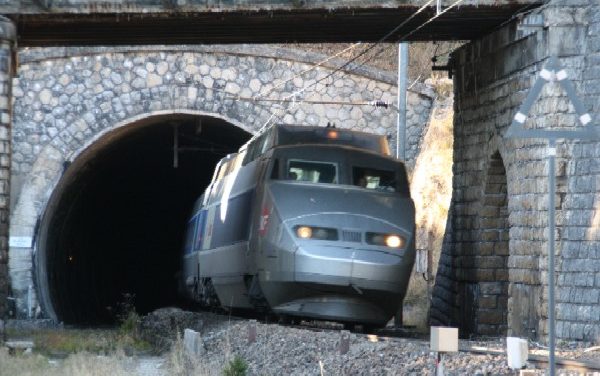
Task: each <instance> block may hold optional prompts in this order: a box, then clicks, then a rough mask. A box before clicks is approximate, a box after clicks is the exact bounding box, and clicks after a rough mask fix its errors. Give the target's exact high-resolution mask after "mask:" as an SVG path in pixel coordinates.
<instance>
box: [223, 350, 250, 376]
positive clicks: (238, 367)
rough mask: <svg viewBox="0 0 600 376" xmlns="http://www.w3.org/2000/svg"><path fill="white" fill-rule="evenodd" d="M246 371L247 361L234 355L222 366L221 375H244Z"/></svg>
mask: <svg viewBox="0 0 600 376" xmlns="http://www.w3.org/2000/svg"><path fill="white" fill-rule="evenodd" d="M247 371H248V363H246V361H245V360H244V359H243V358H241V357H239V356H237V355H236V356H235V358H233V359H232V360H231V361H230V362H229V364H228V365H227V366H226V367H225V368H223V376H245V375H246V372H247Z"/></svg>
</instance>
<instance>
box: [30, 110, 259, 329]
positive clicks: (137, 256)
mask: <svg viewBox="0 0 600 376" xmlns="http://www.w3.org/2000/svg"><path fill="white" fill-rule="evenodd" d="M249 137H250V134H249V133H247V132H246V131H245V130H243V129H241V128H240V127H237V126H235V125H233V124H231V123H229V122H227V121H225V120H223V119H220V118H217V117H211V116H195V115H169V116H156V117H151V118H146V119H145V120H142V121H138V122H136V123H134V124H129V125H128V126H124V127H120V128H118V129H117V130H113V131H111V132H109V133H108V134H105V135H104V136H102V137H100V138H99V139H98V140H97V141H95V142H94V143H93V144H92V145H90V146H89V147H88V148H87V149H86V150H85V151H84V152H83V153H81V154H80V155H79V156H78V157H77V158H76V159H75V160H74V161H72V163H65V164H64V166H63V167H64V172H63V175H62V177H61V179H60V181H59V182H58V184H57V186H56V188H55V189H54V190H53V193H52V195H51V197H50V200H49V202H48V204H47V206H46V209H45V211H44V213H43V216H42V217H41V219H40V220H39V222H38V225H37V236H36V251H35V256H34V263H35V268H34V270H35V273H36V278H35V280H36V291H37V292H38V295H39V300H40V303H41V307H42V310H43V311H44V313H45V314H46V315H47V316H49V317H50V318H53V319H55V320H57V321H59V322H64V323H66V324H76V325H77V324H80V325H94V324H103V323H113V322H115V320H118V318H119V316H120V315H122V314H123V312H122V310H123V309H128V308H129V307H130V306H132V307H134V308H135V309H136V311H137V312H138V313H140V314H144V313H147V312H150V311H152V310H153V309H156V308H158V307H164V306H173V305H178V304H180V303H181V300H180V297H179V296H178V292H177V286H178V279H177V275H178V270H179V268H180V255H181V251H180V250H181V249H182V240H183V237H184V234H183V231H184V229H185V227H186V226H185V224H186V221H187V216H188V215H189V214H190V212H191V210H192V206H193V204H194V201H195V200H196V199H197V198H198V197H199V196H200V194H202V192H203V190H204V188H205V187H206V186H207V185H208V183H209V182H210V179H211V177H212V173H213V169H214V167H215V165H216V163H217V162H218V161H219V159H221V158H222V157H223V156H225V155H226V154H228V153H231V152H235V151H237V149H238V148H239V147H240V146H241V145H242V144H243V143H245V142H246V141H247V140H248V139H249Z"/></svg>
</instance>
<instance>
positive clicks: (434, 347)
mask: <svg viewBox="0 0 600 376" xmlns="http://www.w3.org/2000/svg"><path fill="white" fill-rule="evenodd" d="M429 348H430V349H431V351H433V352H435V353H436V354H437V357H436V362H435V374H436V376H444V374H445V370H444V354H445V353H448V352H457V351H458V328H447V327H441V326H432V327H431V334H430V340H429Z"/></svg>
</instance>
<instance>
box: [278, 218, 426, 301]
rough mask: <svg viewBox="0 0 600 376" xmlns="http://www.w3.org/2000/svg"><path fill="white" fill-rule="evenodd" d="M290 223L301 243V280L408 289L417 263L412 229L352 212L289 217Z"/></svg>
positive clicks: (297, 255)
mask: <svg viewBox="0 0 600 376" xmlns="http://www.w3.org/2000/svg"><path fill="white" fill-rule="evenodd" d="M287 227H288V228H289V229H290V231H291V232H292V234H293V236H294V238H295V243H296V248H295V251H294V278H295V280H296V281H297V282H305V283H315V284H322V285H323V288H325V287H326V286H327V285H331V286H352V287H353V289H355V290H362V289H377V290H381V291H389V292H390V293H397V294H400V293H401V292H402V291H403V289H404V288H405V286H404V284H405V282H406V281H407V278H406V276H407V275H409V274H410V269H411V268H412V263H413V262H414V252H412V251H411V247H412V244H411V243H412V234H411V233H410V232H407V231H406V230H403V229H401V228H398V227H396V226H392V225H390V224H389V223H385V222H384V221H381V220H377V219H374V218H372V217H369V216H365V215H361V214H352V213H344V214H328V213H318V214H314V215H310V216H304V217H302V218H298V219H294V220H292V221H289V223H287ZM395 238H397V239H398V240H397V241H396V242H394V240H395ZM386 241H387V242H391V244H387V243H386ZM390 245H392V246H390Z"/></svg>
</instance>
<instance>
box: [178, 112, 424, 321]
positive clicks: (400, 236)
mask: <svg viewBox="0 0 600 376" xmlns="http://www.w3.org/2000/svg"><path fill="white" fill-rule="evenodd" d="M182 253H183V256H182V271H181V273H180V275H181V279H180V282H181V289H182V290H183V291H182V293H183V294H184V295H185V296H186V297H187V298H189V299H192V300H193V301H195V302H197V303H198V304H200V305H201V306H206V307H220V308H224V309H226V310H232V309H244V310H246V309H247V310H253V311H256V312H266V313H269V314H274V315H276V316H278V317H280V318H282V319H287V320H290V319H311V320H326V321H336V322H340V323H343V324H348V325H356V324H361V325H365V326H369V327H370V328H377V327H383V326H385V325H386V324H387V323H388V322H389V321H390V319H391V318H392V316H394V315H395V314H396V313H397V312H398V311H399V310H401V307H402V302H403V299H404V297H405V294H406V290H407V287H408V283H409V277H410V274H411V272H412V268H413V264H414V260H415V208H414V203H413V201H412V199H411V197H410V191H409V183H408V178H407V173H406V169H405V165H404V163H403V162H402V161H400V160H398V159H396V158H394V157H392V156H390V148H389V144H388V141H387V137H385V136H382V135H375V134H370V133H364V132H357V131H352V130H348V129H341V128H335V127H315V126H305V125H284V124H276V125H273V126H271V127H269V128H267V129H266V130H264V131H262V132H260V133H259V134H258V135H256V136H254V137H253V138H252V139H251V140H250V141H248V142H247V143H246V144H245V145H243V146H242V147H241V148H240V150H239V151H238V152H237V153H234V154H230V155H227V156H226V157H225V158H223V159H222V160H221V161H220V162H219V163H218V164H217V166H216V168H215V170H214V174H213V178H212V180H211V183H210V184H209V185H208V187H207V188H206V190H205V191H204V193H203V194H202V195H201V196H200V197H199V198H198V199H197V201H196V202H195V204H194V207H193V210H192V212H191V215H190V217H189V221H188V223H187V230H186V235H185V240H184V246H183V252H182Z"/></svg>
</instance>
